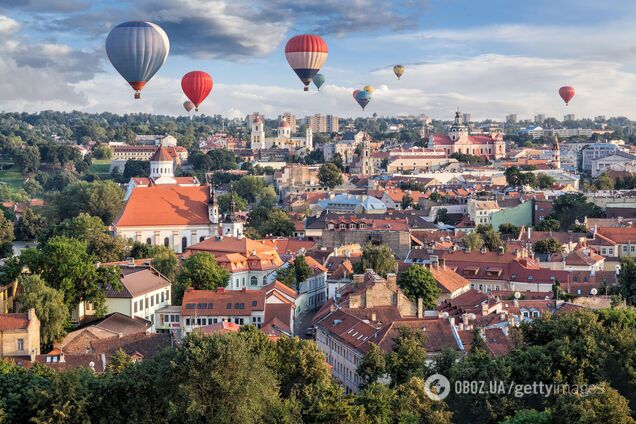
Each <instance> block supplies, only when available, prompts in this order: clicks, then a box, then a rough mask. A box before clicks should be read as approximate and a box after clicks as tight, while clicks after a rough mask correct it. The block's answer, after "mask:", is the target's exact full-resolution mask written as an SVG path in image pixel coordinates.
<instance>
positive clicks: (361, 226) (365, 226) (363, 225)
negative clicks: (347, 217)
mask: <svg viewBox="0 0 636 424" xmlns="http://www.w3.org/2000/svg"><path fill="white" fill-rule="evenodd" d="M365 228H367V224H365V223H364V222H361V223H360V229H361V230H364V229H365Z"/></svg>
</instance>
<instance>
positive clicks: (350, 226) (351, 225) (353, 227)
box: [349, 222, 356, 230]
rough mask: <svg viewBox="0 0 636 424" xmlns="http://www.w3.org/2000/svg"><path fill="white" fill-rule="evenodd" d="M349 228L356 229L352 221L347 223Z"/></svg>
mask: <svg viewBox="0 0 636 424" xmlns="http://www.w3.org/2000/svg"><path fill="white" fill-rule="evenodd" d="M349 229H350V230H355V229H356V224H354V223H353V222H352V223H351V224H349Z"/></svg>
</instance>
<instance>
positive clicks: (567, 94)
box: [559, 85, 574, 106]
mask: <svg viewBox="0 0 636 424" xmlns="http://www.w3.org/2000/svg"><path fill="white" fill-rule="evenodd" d="M559 96H561V98H562V99H563V101H564V102H565V105H566V106H567V105H568V103H570V100H572V98H573V97H574V87H570V86H567V85H566V86H564V87H561V88H559Z"/></svg>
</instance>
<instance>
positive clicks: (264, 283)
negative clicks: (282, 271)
mask: <svg viewBox="0 0 636 424" xmlns="http://www.w3.org/2000/svg"><path fill="white" fill-rule="evenodd" d="M263 285H264V286H266V285H267V276H266V275H263Z"/></svg>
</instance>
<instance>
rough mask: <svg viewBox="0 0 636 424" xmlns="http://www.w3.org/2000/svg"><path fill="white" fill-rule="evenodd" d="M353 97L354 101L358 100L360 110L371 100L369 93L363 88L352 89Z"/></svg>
mask: <svg viewBox="0 0 636 424" xmlns="http://www.w3.org/2000/svg"><path fill="white" fill-rule="evenodd" d="M353 98H354V99H356V102H358V104H359V105H360V106H361V107H362V110H364V108H365V107H366V106H367V105H368V104H369V102H370V101H371V93H369V92H368V91H365V90H356V91H354V94H353Z"/></svg>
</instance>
